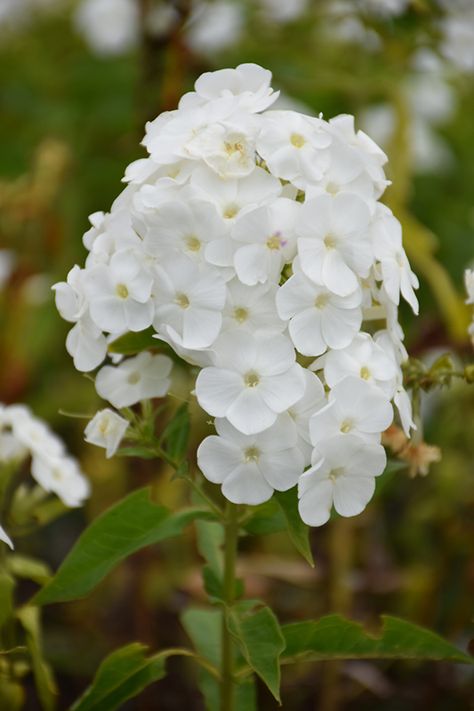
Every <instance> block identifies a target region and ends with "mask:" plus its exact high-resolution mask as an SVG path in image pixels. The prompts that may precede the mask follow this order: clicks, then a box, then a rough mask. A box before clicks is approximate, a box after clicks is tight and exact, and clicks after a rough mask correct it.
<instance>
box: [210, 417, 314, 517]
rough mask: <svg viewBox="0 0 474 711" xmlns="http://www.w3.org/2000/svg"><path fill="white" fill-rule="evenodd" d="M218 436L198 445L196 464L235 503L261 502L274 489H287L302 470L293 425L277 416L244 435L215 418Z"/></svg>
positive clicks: (300, 456)
mask: <svg viewBox="0 0 474 711" xmlns="http://www.w3.org/2000/svg"><path fill="white" fill-rule="evenodd" d="M215 426H216V430H217V433H218V435H219V436H215V435H211V436H210V437H206V439H205V440H204V441H203V442H202V443H201V444H200V446H199V449H198V452H197V457H198V464H199V467H200V468H201V469H202V471H203V472H204V474H205V475H206V477H207V478H208V479H209V481H212V482H214V483H215V484H222V493H223V494H224V496H226V497H227V498H228V499H229V500H230V501H233V502H234V503H236V504H260V503H262V502H263V501H267V499H269V498H270V497H271V495H272V494H273V490H274V489H276V490H277V491H286V490H287V489H291V487H292V486H294V485H295V484H296V482H297V481H298V478H299V476H300V475H301V474H302V473H303V469H304V458H303V454H302V453H301V451H300V450H299V449H298V447H297V436H296V429H295V427H288V424H287V422H286V420H284V419H282V418H279V419H277V420H276V422H275V423H274V424H273V425H272V426H271V427H270V428H268V429H266V430H265V431H264V432H261V433H260V434H253V435H245V434H242V433H241V432H239V431H238V430H236V429H235V427H232V425H231V424H229V422H227V420H216V423H215Z"/></svg>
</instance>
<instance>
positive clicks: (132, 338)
mask: <svg viewBox="0 0 474 711" xmlns="http://www.w3.org/2000/svg"><path fill="white" fill-rule="evenodd" d="M154 333H156V331H154V329H153V328H147V329H146V331H138V332H135V333H132V332H130V333H125V334H124V335H123V336H120V337H119V338H116V339H115V341H112V343H110V344H109V353H120V354H121V355H136V354H137V353H141V352H142V351H146V350H149V349H150V348H153V350H163V352H164V351H166V350H167V346H166V344H165V343H164V342H163V341H158V340H157V339H156V338H153V334H154Z"/></svg>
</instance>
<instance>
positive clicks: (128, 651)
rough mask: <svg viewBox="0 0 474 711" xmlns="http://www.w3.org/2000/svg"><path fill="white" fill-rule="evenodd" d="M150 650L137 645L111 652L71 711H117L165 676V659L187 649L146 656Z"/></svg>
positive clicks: (136, 643)
mask: <svg viewBox="0 0 474 711" xmlns="http://www.w3.org/2000/svg"><path fill="white" fill-rule="evenodd" d="M146 651H147V647H145V646H144V645H143V644H139V643H138V642H135V643H133V644H129V645H127V646H126V647H122V648H121V649H117V650H116V651H115V652H112V654H110V655H109V656H108V657H107V658H106V659H104V661H103V662H102V664H101V665H100V667H99V669H98V671H97V674H96V675H95V678H94V681H93V682H92V684H91V686H89V688H88V689H86V691H85V692H84V694H83V695H82V696H81V698H80V699H78V701H76V703H75V704H74V705H73V706H72V709H71V711H115V709H119V708H121V706H122V704H123V703H124V702H125V701H127V700H128V699H131V698H133V697H134V696H137V694H139V693H140V692H141V691H143V689H145V688H146V687H147V686H149V685H150V684H152V683H153V682H155V681H158V680H159V679H162V678H163V677H164V676H165V674H166V669H165V664H166V659H167V658H168V657H169V656H171V655H172V654H176V653H178V654H179V653H183V652H184V650H172V649H171V650H166V651H164V652H159V653H157V654H153V655H152V656H151V657H145V653H146Z"/></svg>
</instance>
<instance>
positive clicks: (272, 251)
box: [232, 198, 299, 285]
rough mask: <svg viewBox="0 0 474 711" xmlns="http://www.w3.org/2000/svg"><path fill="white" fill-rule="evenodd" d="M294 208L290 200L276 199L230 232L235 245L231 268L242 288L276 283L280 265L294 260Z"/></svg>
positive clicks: (239, 221)
mask: <svg viewBox="0 0 474 711" xmlns="http://www.w3.org/2000/svg"><path fill="white" fill-rule="evenodd" d="M298 207H299V205H298V203H296V202H295V201H294V200H288V199H287V198H278V199H277V200H275V201H274V202H273V203H272V204H271V205H268V206H267V205H265V206H262V207H258V208H257V209H256V210H252V212H248V213H247V214H246V215H244V216H243V217H241V218H240V220H238V221H237V223H236V225H235V227H234V228H233V230H232V238H233V240H234V241H235V242H236V243H237V244H236V245H235V250H236V251H235V255H234V266H235V271H236V273H237V276H238V278H239V279H240V281H241V282H242V283H243V284H248V285H254V284H257V283H261V284H264V283H265V282H266V281H268V280H270V281H272V282H274V283H278V282H279V280H280V272H281V269H282V267H283V265H284V264H286V263H287V262H291V260H292V259H293V257H294V256H295V252H296V246H295V231H294V224H295V218H296V215H297V210H298ZM242 243H243V245H244V246H241V245H242Z"/></svg>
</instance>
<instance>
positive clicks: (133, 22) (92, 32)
mask: <svg viewBox="0 0 474 711" xmlns="http://www.w3.org/2000/svg"><path fill="white" fill-rule="evenodd" d="M74 22H75V25H76V29H77V31H78V32H79V33H80V34H81V35H82V36H83V38H84V40H85V41H86V42H87V44H88V45H89V47H90V49H91V50H92V51H93V52H96V53H97V54H99V55H103V56H108V55H109V56H114V55H119V54H123V53H124V52H127V51H128V50H130V49H133V48H134V47H135V46H136V44H137V42H138V37H139V14H138V5H137V3H136V2H135V0H82V1H81V2H80V4H79V5H78V7H77V10H76V14H75V17H74Z"/></svg>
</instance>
